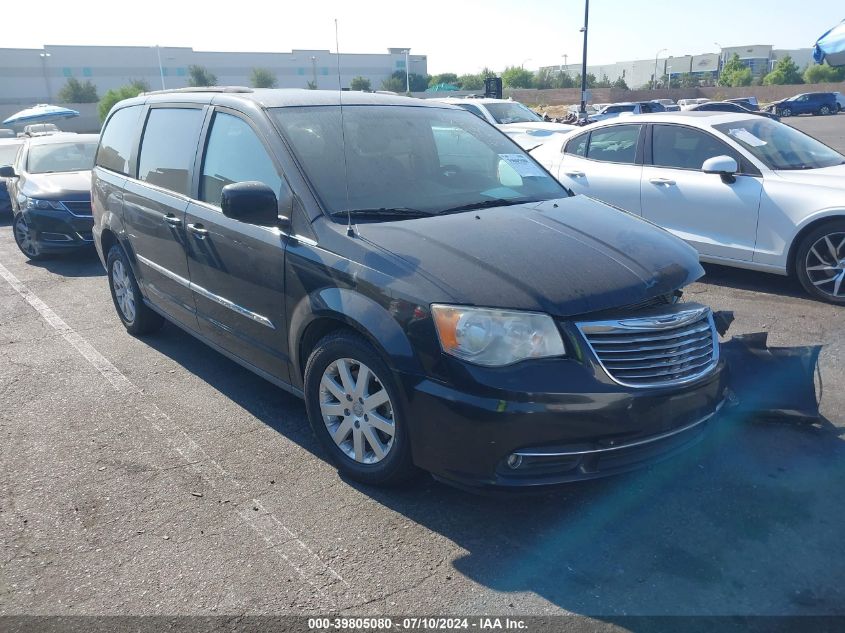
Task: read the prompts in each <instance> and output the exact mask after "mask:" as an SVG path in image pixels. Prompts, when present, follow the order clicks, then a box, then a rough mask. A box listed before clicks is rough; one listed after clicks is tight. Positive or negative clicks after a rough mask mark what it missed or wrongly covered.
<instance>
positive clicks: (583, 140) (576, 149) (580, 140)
mask: <svg viewBox="0 0 845 633" xmlns="http://www.w3.org/2000/svg"><path fill="white" fill-rule="evenodd" d="M589 138H590V133H589V132H586V133H585V134H579V135H578V136H576V137H575V138H572V139H569V142H568V143H567V144H566V148H565V149H564V150H563V152H564V153H565V154H571V155H572V156H581V157H584V156H586V155H587V140H588V139H589Z"/></svg>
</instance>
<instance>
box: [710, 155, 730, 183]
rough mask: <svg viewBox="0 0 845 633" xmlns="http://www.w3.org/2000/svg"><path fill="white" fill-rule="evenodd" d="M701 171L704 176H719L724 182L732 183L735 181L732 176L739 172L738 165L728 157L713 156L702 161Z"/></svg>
mask: <svg viewBox="0 0 845 633" xmlns="http://www.w3.org/2000/svg"><path fill="white" fill-rule="evenodd" d="M701 171H703V172H704V173H705V174H719V175H720V176H721V177H722V180H723V181H724V182H734V181H735V180H736V178H734V175H735V174H736V172H738V171H739V165H738V164H737V162H736V160H734V159H733V158H731V157H730V156H714V157H713V158H708V159H707V160H705V161H704V163H703V164H702V165H701Z"/></svg>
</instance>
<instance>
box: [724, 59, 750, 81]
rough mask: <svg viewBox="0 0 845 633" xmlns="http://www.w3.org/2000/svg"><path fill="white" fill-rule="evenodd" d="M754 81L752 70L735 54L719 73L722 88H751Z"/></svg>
mask: <svg viewBox="0 0 845 633" xmlns="http://www.w3.org/2000/svg"><path fill="white" fill-rule="evenodd" d="M751 80H752V75H751V69H750V68H748V67H747V66H746V65H745V64H743V63H742V60H741V59H740V58H739V55H737V54H736V53H734V54H733V57H731V58H730V59H729V60H728V61H727V62H725V65H724V66H722V72H721V73H719V85H720V86H750V85H751Z"/></svg>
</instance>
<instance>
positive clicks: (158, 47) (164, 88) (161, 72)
mask: <svg viewBox="0 0 845 633" xmlns="http://www.w3.org/2000/svg"><path fill="white" fill-rule="evenodd" d="M156 56H157V57H158V74H159V77H161V89H162V90H167V87H166V86H165V85H164V68H163V67H162V65H161V47H160V46H159V45H158V44H156Z"/></svg>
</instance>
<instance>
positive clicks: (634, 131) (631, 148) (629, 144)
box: [587, 125, 641, 165]
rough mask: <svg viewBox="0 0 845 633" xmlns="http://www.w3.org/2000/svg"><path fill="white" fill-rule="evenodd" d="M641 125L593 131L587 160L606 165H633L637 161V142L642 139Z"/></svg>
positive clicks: (619, 126) (618, 126)
mask: <svg viewBox="0 0 845 633" xmlns="http://www.w3.org/2000/svg"><path fill="white" fill-rule="evenodd" d="M640 127H641V126H639V125H614V126H611V127H606V128H602V129H600V130H593V132H592V134H590V145H589V147H588V148H587V158H589V159H591V160H598V161H602V162H606V163H625V164H629V165H633V164H634V162H635V161H636V160H637V142H638V140H639V138H640Z"/></svg>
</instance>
